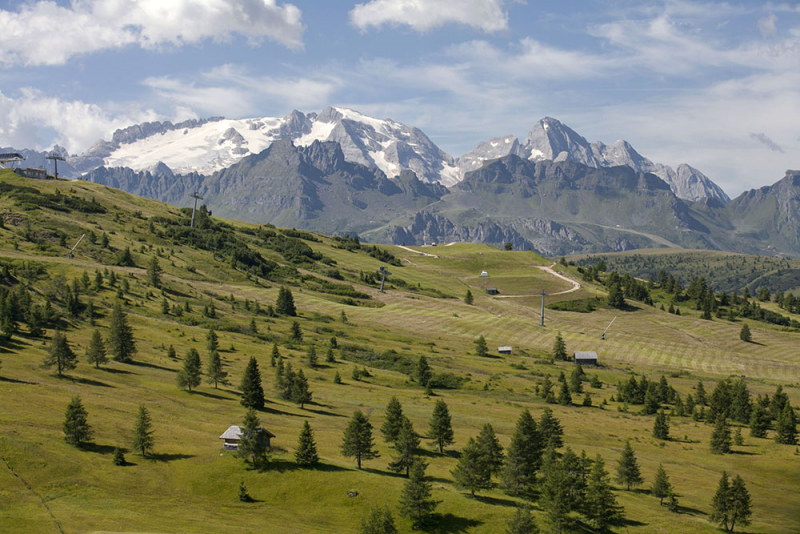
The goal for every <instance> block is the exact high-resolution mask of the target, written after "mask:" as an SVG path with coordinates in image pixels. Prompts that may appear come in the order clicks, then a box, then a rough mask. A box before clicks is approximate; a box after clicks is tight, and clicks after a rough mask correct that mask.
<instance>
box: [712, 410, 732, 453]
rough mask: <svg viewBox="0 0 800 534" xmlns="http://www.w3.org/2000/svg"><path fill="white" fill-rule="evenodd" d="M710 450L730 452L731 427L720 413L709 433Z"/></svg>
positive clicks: (713, 451)
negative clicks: (712, 430) (712, 429)
mask: <svg viewBox="0 0 800 534" xmlns="http://www.w3.org/2000/svg"><path fill="white" fill-rule="evenodd" d="M711 452H712V453H714V454H728V453H729V452H731V429H730V427H729V426H728V421H727V420H726V419H725V416H724V415H722V414H720V415H719V416H718V417H717V422H716V424H715V425H714V432H712V433H711Z"/></svg>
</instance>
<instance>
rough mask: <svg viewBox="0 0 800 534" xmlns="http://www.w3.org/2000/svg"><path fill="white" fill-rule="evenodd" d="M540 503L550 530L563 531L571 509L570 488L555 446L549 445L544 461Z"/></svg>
mask: <svg viewBox="0 0 800 534" xmlns="http://www.w3.org/2000/svg"><path fill="white" fill-rule="evenodd" d="M539 504H540V506H541V507H542V510H543V511H544V513H545V517H546V518H547V526H548V531H549V532H563V531H564V529H565V528H566V526H567V522H568V519H567V514H568V513H569V511H570V501H569V489H568V484H567V477H566V472H565V470H564V466H563V464H562V463H561V462H559V461H558V456H557V455H556V451H555V448H554V447H553V446H552V444H551V445H550V446H548V448H547V451H546V452H545V454H544V461H543V463H542V481H541V484H540V494H539Z"/></svg>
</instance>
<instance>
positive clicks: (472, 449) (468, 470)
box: [451, 438, 492, 497]
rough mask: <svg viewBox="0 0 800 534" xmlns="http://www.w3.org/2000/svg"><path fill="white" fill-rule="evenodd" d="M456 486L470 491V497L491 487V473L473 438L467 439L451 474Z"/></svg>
mask: <svg viewBox="0 0 800 534" xmlns="http://www.w3.org/2000/svg"><path fill="white" fill-rule="evenodd" d="M451 473H452V475H453V478H454V479H455V481H456V485H458V486H459V487H461V488H464V489H467V490H469V491H470V493H471V494H472V496H473V497H474V496H475V492H476V491H479V490H481V489H487V488H491V487H492V472H491V469H490V468H489V465H488V464H487V463H486V461H485V460H484V458H483V453H482V451H481V449H480V447H479V446H478V442H477V441H475V439H474V438H469V440H468V441H467V444H466V445H465V446H464V449H463V450H462V451H461V457H460V458H459V459H458V464H456V467H455V469H453V471H452V472H451Z"/></svg>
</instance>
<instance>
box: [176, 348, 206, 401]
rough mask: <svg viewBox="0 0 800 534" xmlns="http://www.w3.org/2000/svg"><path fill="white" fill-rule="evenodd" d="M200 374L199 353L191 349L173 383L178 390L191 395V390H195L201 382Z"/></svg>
mask: <svg viewBox="0 0 800 534" xmlns="http://www.w3.org/2000/svg"><path fill="white" fill-rule="evenodd" d="M201 374H202V372H201V368H200V353H199V352H197V349H195V348H191V349H189V352H187V353H186V356H185V357H184V358H183V368H182V369H181V370H180V371H178V374H177V376H176V377H175V381H176V382H177V384H178V387H179V388H181V389H186V390H188V391H189V393H191V392H192V388H196V387H197V386H199V385H200V382H202V378H201Z"/></svg>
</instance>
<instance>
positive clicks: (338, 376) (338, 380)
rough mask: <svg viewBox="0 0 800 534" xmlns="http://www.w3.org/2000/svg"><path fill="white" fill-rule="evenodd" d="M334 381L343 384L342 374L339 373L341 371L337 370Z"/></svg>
mask: <svg viewBox="0 0 800 534" xmlns="http://www.w3.org/2000/svg"><path fill="white" fill-rule="evenodd" d="M333 383H334V384H341V383H342V377H341V375H339V371H336V373H335V374H334V375H333Z"/></svg>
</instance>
